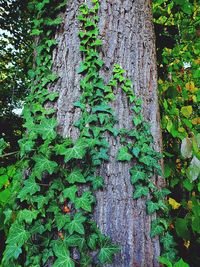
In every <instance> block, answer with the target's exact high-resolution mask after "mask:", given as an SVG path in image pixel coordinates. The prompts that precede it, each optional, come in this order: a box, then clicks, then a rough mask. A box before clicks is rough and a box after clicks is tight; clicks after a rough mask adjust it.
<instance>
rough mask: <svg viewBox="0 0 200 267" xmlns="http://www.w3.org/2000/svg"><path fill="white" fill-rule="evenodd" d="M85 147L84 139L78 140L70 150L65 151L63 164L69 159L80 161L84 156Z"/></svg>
mask: <svg viewBox="0 0 200 267" xmlns="http://www.w3.org/2000/svg"><path fill="white" fill-rule="evenodd" d="M87 146H88V145H87V142H86V139H84V138H80V139H78V140H77V141H76V143H75V144H74V146H73V147H72V148H67V149H66V150H65V162H68V161H69V160H71V159H82V158H83V157H84V156H85V153H86V148H87Z"/></svg>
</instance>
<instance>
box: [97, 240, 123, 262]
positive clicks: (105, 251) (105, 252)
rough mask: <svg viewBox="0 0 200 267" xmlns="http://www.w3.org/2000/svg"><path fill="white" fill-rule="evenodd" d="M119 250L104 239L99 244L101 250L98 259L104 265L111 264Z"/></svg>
mask: <svg viewBox="0 0 200 267" xmlns="http://www.w3.org/2000/svg"><path fill="white" fill-rule="evenodd" d="M119 251H120V248H119V247H118V246H116V245H113V244H112V243H111V241H110V239H109V238H106V237H104V238H103V240H102V242H101V249H100V251H99V255H98V259H99V261H100V262H101V263H102V264H104V263H111V262H112V260H113V256H114V254H115V253H117V252H119Z"/></svg>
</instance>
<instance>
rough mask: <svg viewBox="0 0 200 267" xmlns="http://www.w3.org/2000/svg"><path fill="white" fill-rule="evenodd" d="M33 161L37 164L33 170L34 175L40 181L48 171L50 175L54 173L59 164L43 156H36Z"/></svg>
mask: <svg viewBox="0 0 200 267" xmlns="http://www.w3.org/2000/svg"><path fill="white" fill-rule="evenodd" d="M33 160H34V161H35V162H36V164H35V166H34V168H33V175H35V176H36V177H37V178H38V179H41V178H42V174H43V173H44V172H45V171H46V172H48V173H49V174H52V173H54V171H55V169H56V167H57V166H58V164H57V163H56V162H55V161H51V160H49V159H48V158H46V157H45V156H43V155H36V156H34V157H33Z"/></svg>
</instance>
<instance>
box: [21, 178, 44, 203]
mask: <svg viewBox="0 0 200 267" xmlns="http://www.w3.org/2000/svg"><path fill="white" fill-rule="evenodd" d="M38 191H40V187H39V185H38V184H36V182H35V179H34V178H33V177H30V178H29V179H28V180H25V182H24V187H23V188H22V189H21V190H20V192H19V194H18V197H19V198H20V199H21V201H23V200H24V199H26V198H27V195H28V194H30V195H33V194H35V193H36V192H38Z"/></svg>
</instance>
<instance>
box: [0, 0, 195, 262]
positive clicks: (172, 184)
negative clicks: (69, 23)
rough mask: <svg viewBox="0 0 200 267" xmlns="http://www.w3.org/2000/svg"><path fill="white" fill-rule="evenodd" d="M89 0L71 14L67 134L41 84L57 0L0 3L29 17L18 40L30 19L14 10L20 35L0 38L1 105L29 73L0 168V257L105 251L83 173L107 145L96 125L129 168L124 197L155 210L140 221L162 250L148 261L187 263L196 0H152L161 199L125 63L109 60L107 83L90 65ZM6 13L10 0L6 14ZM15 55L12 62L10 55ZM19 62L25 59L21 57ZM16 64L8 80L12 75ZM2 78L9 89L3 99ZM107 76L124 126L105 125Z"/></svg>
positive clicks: (89, 255) (41, 258)
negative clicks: (125, 112) (77, 93)
mask: <svg viewBox="0 0 200 267" xmlns="http://www.w3.org/2000/svg"><path fill="white" fill-rule="evenodd" d="M28 2H29V1H28ZM92 3H93V5H92V7H90V8H89V7H88V6H87V5H86V4H83V5H81V6H80V14H79V16H78V19H79V21H80V24H81V30H80V32H79V37H80V51H81V53H82V56H83V58H84V59H83V61H82V62H81V64H80V67H79V69H78V72H79V74H80V75H81V76H82V79H81V81H80V88H81V90H82V95H81V98H80V100H79V101H77V102H76V103H74V106H75V107H77V108H80V110H81V112H82V117H81V119H80V120H79V121H77V122H76V123H75V125H76V127H77V128H78V129H79V131H80V136H79V138H78V139H77V140H72V139H71V138H70V137H67V138H63V137H61V136H60V135H59V134H58V133H57V121H56V119H55V114H54V113H55V110H54V109H53V108H52V106H53V102H54V101H55V100H56V99H57V97H58V93H57V92H51V93H49V91H48V90H47V88H48V86H50V85H51V83H53V82H55V81H56V79H57V76H56V75H55V74H54V73H52V71H51V68H52V62H51V53H52V50H53V49H54V48H55V46H56V41H55V39H54V33H55V31H56V29H58V27H60V26H59V25H60V24H61V23H62V18H61V17H60V16H57V14H59V13H60V12H62V9H63V8H65V5H66V2H65V1H56V7H55V3H54V4H53V3H52V1H50V0H43V1H35V0H34V1H32V2H29V11H28V10H27V3H26V1H23V3H22V1H20V3H19V2H18V1H13V3H10V2H7V3H6V2H4V1H3V8H4V9H5V10H8V9H10V6H13V7H15V5H17V7H18V5H22V7H21V9H20V10H23V12H24V13H23V14H24V15H23V16H22V17H23V19H24V18H27V17H28V18H32V29H31V32H30V34H29V37H28V38H27V39H26V36H27V33H25V32H26V31H29V29H30V28H29V27H30V26H29V24H27V25H26V23H24V20H22V21H20V22H19V25H25V26H24V27H23V28H20V30H21V29H22V32H18V33H17V34H21V35H22V36H23V38H22V39H21V41H20V42H18V43H17V42H16V43H15V42H14V43H12V45H13V46H14V47H15V49H9V48H7V47H6V49H4V50H2V55H3V56H4V61H3V65H1V68H2V69H3V72H2V73H3V74H2V75H3V76H2V77H1V82H3V83H4V84H5V85H6V86H7V87H6V86H5V88H7V91H8V92H9V94H5V93H4V91H2V92H3V93H2V94H3V97H5V99H6V101H5V103H1V106H0V108H2V109H3V110H4V113H5V112H8V113H9V112H12V109H13V107H16V106H17V103H18V102H19V98H18V96H21V95H22V93H21V91H23V92H24V94H26V91H27V90H26V88H27V84H28V80H31V83H30V88H29V91H30V92H29V96H28V97H27V98H26V101H25V102H26V104H25V107H24V110H23V119H24V121H25V123H24V125H23V126H24V130H20V131H19V133H18V136H20V135H21V132H22V131H24V135H23V138H22V139H21V140H20V141H19V146H20V153H19V154H20V160H19V161H18V162H17V163H15V164H13V162H12V165H8V166H5V167H3V168H0V217H1V222H3V223H1V225H0V229H3V230H4V231H5V233H6V235H7V239H6V248H5V251H4V257H3V260H2V263H1V264H2V266H44V265H45V264H47V263H51V264H52V265H53V266H69V267H70V266H75V265H77V264H78V265H79V266H89V265H92V266H99V265H102V264H105V263H111V262H112V259H113V256H114V254H115V253H117V252H118V251H119V247H118V246H116V245H114V244H112V242H111V240H110V238H109V237H105V236H104V235H102V234H101V232H100V231H99V229H98V228H97V226H96V224H95V223H94V221H93V220H92V212H93V207H94V205H95V197H94V191H95V190H102V189H103V187H104V181H103V177H100V176H97V175H96V174H95V173H96V169H97V168H98V166H100V165H101V164H102V163H103V162H105V161H108V160H109V155H108V151H109V144H108V142H107V140H106V139H105V137H104V136H105V133H106V132H108V133H109V134H111V135H113V136H114V137H118V138H119V139H120V143H121V148H120V149H119V151H118V155H117V157H116V158H117V160H118V161H122V162H126V161H129V162H130V163H131V164H132V165H133V166H132V167H131V169H130V175H131V183H132V184H133V188H134V192H133V199H138V198H142V199H144V200H145V201H146V209H147V214H149V215H150V216H152V217H151V218H155V212H156V213H157V215H158V217H157V219H154V220H152V225H151V238H154V237H155V236H157V235H159V236H160V241H161V244H162V249H163V255H162V257H160V262H161V263H162V264H164V265H166V266H175V267H178V266H185V267H187V266H188V264H187V263H186V262H184V260H186V261H187V262H189V263H190V264H191V266H198V263H199V258H198V257H194V255H195V253H196V250H195V249H194V248H195V247H197V248H199V233H200V231H199V225H200V208H199V197H198V193H199V191H200V186H199V183H200V182H199V174H200V169H199V166H200V152H199V147H200V140H199V138H200V137H199V134H198V131H199V105H198V103H199V98H200V95H199V90H198V87H199V68H198V65H199V39H198V38H197V37H198V36H199V11H200V10H199V6H198V2H197V1H193V2H192V1H189V0H184V1H179V0H173V1H167V0H156V1H154V5H153V11H154V18H155V25H157V26H156V27H159V29H161V28H162V31H163V32H162V35H161V36H162V38H166V39H167V40H168V39H169V40H170V42H171V43H170V45H169V47H167V44H165V48H164V49H163V48H162V46H161V47H159V49H158V63H159V75H160V79H159V90H160V105H161V113H162V128H163V136H164V139H163V140H164V156H165V158H164V159H165V177H166V181H167V183H168V185H169V188H170V189H171V191H172V192H171V195H170V197H169V198H168V203H167V201H166V196H167V195H169V193H170V191H169V190H167V189H166V188H163V189H159V188H157V186H156V176H158V175H162V172H161V168H160V163H159V160H160V154H159V153H158V152H156V151H155V150H154V149H153V138H152V136H151V133H150V127H149V125H148V123H146V122H145V121H144V118H143V116H142V115H141V114H142V101H141V99H138V98H137V97H136V96H135V95H134V92H133V88H132V87H133V86H132V82H131V80H129V79H127V78H126V77H125V70H124V69H122V68H121V67H120V66H119V65H118V64H115V65H114V69H113V77H112V78H111V80H110V81H109V83H108V84H107V85H106V84H105V83H104V80H103V78H102V77H101V76H100V70H101V67H102V66H103V61H102V60H101V59H100V57H99V48H100V46H101V44H102V41H101V40H99V39H98V27H97V24H98V21H99V18H98V9H99V1H98V0H92ZM7 14H9V12H8V13H7ZM60 14H61V13H60ZM15 16H16V15H15V10H13V15H12V16H11V18H14V17H15ZM11 18H10V17H7V20H8V25H7V24H6V22H5V21H4V27H5V29H8V28H9V27H10V28H9V29H12V28H15V26H16V19H15V20H14V22H13V21H12V19H11ZM10 19H11V20H10ZM28 22H29V20H28ZM20 23H21V24H20ZM10 25H13V27H11V26H10ZM17 25H18V24H17ZM188 29H189V30H188ZM171 32H173V34H174V33H175V35H173V34H171ZM12 34H15V32H13V33H12ZM30 36H34V39H35V40H36V42H35V47H34V51H35V59H34V68H33V69H31V70H29V71H28V66H29V65H26V64H25V60H24V58H25V59H27V57H28V53H30V51H32V50H31V49H32V48H31V49H30V50H29V49H27V44H26V41H28V42H30V39H29V38H30ZM8 39H9V42H10V43H11V39H12V40H13V38H11V37H9V36H7V37H6V38H5V39H2V40H1V43H0V44H1V46H2V45H4V44H5V43H6V42H8V41H7V40H8ZM29 44H30V43H29ZM188 48H190V49H188ZM16 58H17V60H16V62H17V64H21V65H20V67H19V66H16V64H15V62H14V61H13V60H14V59H16ZM11 59H12V60H11ZM7 62H12V64H11V65H9V64H7ZM28 62H29V63H28V64H31V63H32V62H31V58H29V61H28ZM6 64H7V65H8V66H6ZM16 70H17V72H18V73H19V76H18V77H20V78H18V81H19V80H20V83H18V82H16V81H14V79H13V77H14V75H15V74H16ZM27 71H28V74H29V78H28V79H27V76H26V73H27ZM8 73H9V75H8ZM166 73H167V75H166ZM13 82H14V85H13ZM11 85H13V86H14V87H15V88H16V90H17V93H16V94H15V98H12V99H11V93H10V92H12V90H11ZM119 87H120V88H121V89H122V91H123V94H124V95H126V96H127V101H128V105H129V108H130V110H131V112H132V128H131V129H119V130H118V129H116V128H115V123H116V121H117V120H116V118H115V116H114V111H113V109H112V108H111V105H110V102H111V101H114V100H115V93H114V92H115V91H114V89H115V88H119ZM12 88H13V87H12ZM8 103H12V105H10V106H9V105H8ZM47 103H48V105H47ZM4 104H5V106H4ZM6 106H7V107H8V106H9V108H8V109H7V108H5V107H6ZM86 106H87V109H86ZM47 107H48V108H47ZM6 141H9V140H6ZM9 152H10V151H9V143H7V142H5V141H4V140H3V139H0V157H1V158H7V156H6V155H7V154H8V153H9ZM2 153H3V154H2ZM14 153H15V152H14ZM11 154H12V152H11ZM4 165H5V162H4ZM177 191H178V192H179V194H177ZM180 192H182V194H181V195H180ZM169 208H170V209H171V213H170V215H171V217H169V213H168V209H169ZM8 229H9V230H8ZM169 229H171V232H169ZM172 235H174V236H175V239H176V241H177V244H178V248H179V255H178V256H180V257H182V258H183V259H184V260H183V259H182V258H181V259H179V260H178V261H177V262H175V259H176V249H175V246H176V244H175V242H174V239H173V236H172ZM183 247H184V251H182V249H183ZM180 248H181V249H180ZM185 251H187V253H185Z"/></svg>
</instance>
